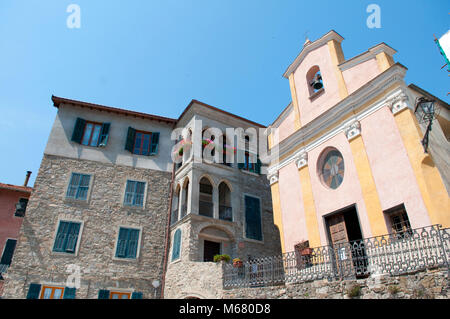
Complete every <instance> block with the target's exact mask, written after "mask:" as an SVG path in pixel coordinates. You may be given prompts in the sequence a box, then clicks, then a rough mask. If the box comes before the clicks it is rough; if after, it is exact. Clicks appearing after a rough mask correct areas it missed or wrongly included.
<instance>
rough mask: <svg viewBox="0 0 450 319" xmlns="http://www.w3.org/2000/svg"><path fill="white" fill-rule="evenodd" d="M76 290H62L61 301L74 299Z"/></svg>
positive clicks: (67, 288)
mask: <svg viewBox="0 0 450 319" xmlns="http://www.w3.org/2000/svg"><path fill="white" fill-rule="evenodd" d="M76 291H77V289H76V288H69V287H66V288H64V295H63V299H75V294H76Z"/></svg>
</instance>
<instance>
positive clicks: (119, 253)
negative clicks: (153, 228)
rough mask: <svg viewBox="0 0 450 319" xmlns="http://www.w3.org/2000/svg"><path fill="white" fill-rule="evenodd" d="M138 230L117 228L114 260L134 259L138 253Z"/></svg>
mask: <svg viewBox="0 0 450 319" xmlns="http://www.w3.org/2000/svg"><path fill="white" fill-rule="evenodd" d="M139 231H140V230H139V229H134V228H126V227H120V228H119V237H118V239H117V248H116V255H115V256H116V258H126V259H135V258H136V257H137V252H138V244H139Z"/></svg>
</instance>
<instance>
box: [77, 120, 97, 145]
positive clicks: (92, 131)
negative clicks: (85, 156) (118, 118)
mask: <svg viewBox="0 0 450 319" xmlns="http://www.w3.org/2000/svg"><path fill="white" fill-rule="evenodd" d="M101 129H102V125H101V124H98V123H91V122H87V123H86V126H85V128H84V133H83V138H82V139H81V144H83V145H89V146H98V139H99V137H100V130H101Z"/></svg>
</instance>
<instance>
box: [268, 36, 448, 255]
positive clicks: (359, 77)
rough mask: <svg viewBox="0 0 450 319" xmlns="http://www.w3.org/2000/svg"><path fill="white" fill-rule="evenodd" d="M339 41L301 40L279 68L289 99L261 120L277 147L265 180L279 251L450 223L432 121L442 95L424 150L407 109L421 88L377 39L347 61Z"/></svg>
mask: <svg viewBox="0 0 450 319" xmlns="http://www.w3.org/2000/svg"><path fill="white" fill-rule="evenodd" d="M342 40H343V38H342V37H341V36H340V35H339V34H337V33H336V32H335V31H330V32H329V33H327V34H326V35H324V36H323V37H321V38H320V39H318V40H316V41H314V42H311V41H309V40H308V41H307V42H306V43H305V44H304V46H303V48H302V51H301V53H300V54H299V55H298V56H297V58H296V59H295V60H294V62H293V63H292V64H291V65H290V66H289V67H288V69H287V70H286V72H285V74H284V76H285V77H286V78H288V79H289V83H290V88H291V95H292V102H291V103H290V104H289V105H288V107H287V108H286V109H285V110H284V111H283V112H282V114H281V115H280V116H279V117H278V118H277V120H276V121H275V122H274V123H273V124H272V125H271V126H270V128H269V129H270V130H271V135H270V136H269V144H271V146H272V147H274V146H277V147H278V148H279V158H278V159H275V160H273V161H272V163H271V165H270V168H269V179H270V182H271V188H272V201H273V203H274V220H275V223H276V224H277V226H278V228H279V229H280V236H281V242H282V246H283V251H285V252H286V251H292V250H294V248H295V246H296V245H298V244H300V243H304V242H306V241H308V244H309V246H310V247H318V246H325V245H332V244H334V243H338V242H342V241H352V240H359V239H362V238H369V237H373V236H379V235H383V234H388V233H393V232H404V231H408V230H410V229H414V228H419V227H425V226H429V225H433V224H440V225H443V226H444V227H449V226H450V211H449V207H450V206H449V191H448V189H449V188H448V184H449V183H448V176H446V173H445V168H446V167H447V166H448V159H449V158H450V157H449V156H448V155H449V153H450V147H449V142H448V139H447V138H446V136H448V132H447V131H446V130H445V128H443V127H441V126H440V124H439V123H440V122H442V121H444V122H445V121H448V112H449V106H448V104H446V103H445V102H443V101H441V100H439V99H434V100H435V105H436V107H437V108H439V109H440V116H441V117H445V118H444V119H440V121H439V122H438V121H435V122H434V124H433V134H434V135H433V137H432V139H433V140H432V142H431V146H430V149H431V150H430V151H429V152H428V153H424V151H423V148H422V145H421V138H422V137H423V131H424V130H423V127H422V126H421V124H420V123H419V121H418V118H417V116H416V114H415V113H414V111H415V110H414V107H415V100H416V98H417V97H419V96H423V95H424V94H423V91H421V90H419V89H417V88H416V87H415V86H413V85H410V86H408V85H406V83H405V81H404V76H405V74H406V71H407V69H406V67H404V66H403V65H401V64H400V63H395V62H394V59H393V55H394V54H395V52H396V51H395V50H394V49H392V48H391V47H389V46H388V45H386V44H385V43H381V44H378V45H376V46H374V47H372V48H370V49H369V50H367V51H366V52H364V53H362V54H360V55H358V56H356V57H354V58H352V59H348V60H346V59H345V58H344V55H343V52H342V49H341V42H342ZM312 73H314V74H312ZM317 75H319V78H321V79H320V80H317ZM313 76H314V77H313ZM319 82H320V83H319ZM313 85H317V88H314V87H313ZM426 94H427V97H429V98H430V97H433V96H432V95H431V94H429V93H428V92H426ZM442 154H444V155H442Z"/></svg>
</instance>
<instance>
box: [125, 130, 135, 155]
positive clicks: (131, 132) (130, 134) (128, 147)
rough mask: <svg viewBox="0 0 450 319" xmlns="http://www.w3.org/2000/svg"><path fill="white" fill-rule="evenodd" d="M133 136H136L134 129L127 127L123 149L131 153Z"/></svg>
mask: <svg viewBox="0 0 450 319" xmlns="http://www.w3.org/2000/svg"><path fill="white" fill-rule="evenodd" d="M135 138H136V130H135V129H134V128H132V127H129V128H128V133H127V141H126V143H125V149H126V150H127V151H129V152H131V153H133V147H134V139H135Z"/></svg>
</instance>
